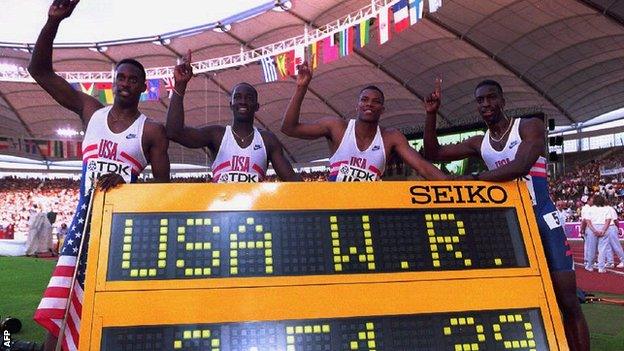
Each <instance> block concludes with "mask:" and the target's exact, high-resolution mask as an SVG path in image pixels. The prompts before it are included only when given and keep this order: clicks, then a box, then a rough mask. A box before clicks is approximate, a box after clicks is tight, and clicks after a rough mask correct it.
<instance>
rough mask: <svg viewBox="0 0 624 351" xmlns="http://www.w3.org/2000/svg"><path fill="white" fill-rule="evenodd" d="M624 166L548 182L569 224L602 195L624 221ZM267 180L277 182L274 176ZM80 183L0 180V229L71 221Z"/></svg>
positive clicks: (592, 167) (589, 167) (320, 175)
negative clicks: (39, 216)
mask: <svg viewBox="0 0 624 351" xmlns="http://www.w3.org/2000/svg"><path fill="white" fill-rule="evenodd" d="M622 165H624V156H623V155H621V154H620V153H616V154H615V155H613V156H609V157H606V158H604V159H600V160H591V161H589V162H585V163H580V164H578V165H575V166H573V167H572V169H571V170H569V171H567V172H565V173H564V174H563V175H561V176H559V177H557V178H553V179H551V182H550V190H551V196H552V198H553V200H554V201H555V203H556V205H557V208H558V210H559V211H560V212H562V213H564V214H565V217H566V220H567V221H568V222H571V221H578V220H579V216H580V213H581V208H582V207H583V205H584V204H585V203H586V202H587V200H588V199H589V197H590V196H592V195H594V194H602V195H603V196H605V197H606V199H607V202H608V204H609V205H610V206H613V207H614V208H615V209H616V211H617V213H618V215H619V217H620V219H624V181H623V180H624V179H622V178H620V176H619V175H617V174H616V175H609V176H601V175H600V173H601V170H604V169H614V168H618V167H621V166H622ZM300 174H301V177H302V178H303V180H304V181H310V182H311V181H324V180H325V179H326V178H327V171H311V172H305V171H304V172H301V173H300ZM172 181H173V182H187V183H198V182H206V181H210V179H206V178H204V177H178V178H173V179H172ZM267 181H278V178H277V177H276V176H275V175H270V176H268V177H267ZM79 184H80V183H79V181H78V180H73V179H41V178H14V177H7V178H3V179H1V180H0V229H6V228H7V227H9V226H10V225H13V227H14V230H15V232H16V233H26V232H28V220H29V218H30V217H31V216H32V215H33V214H34V213H36V212H44V213H47V212H50V211H52V212H55V213H56V214H57V218H56V222H55V223H54V227H55V228H60V226H61V225H62V224H66V225H68V224H69V223H70V222H71V219H72V216H73V214H74V211H75V206H76V203H77V202H78V188H79Z"/></svg>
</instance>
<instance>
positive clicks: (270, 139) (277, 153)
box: [262, 131, 302, 182]
mask: <svg viewBox="0 0 624 351" xmlns="http://www.w3.org/2000/svg"><path fill="white" fill-rule="evenodd" d="M262 139H263V140H264V144H265V145H266V147H267V156H268V157H269V160H270V161H271V164H272V165H273V169H274V170H275V173H277V175H278V176H279V178H280V179H281V180H283V181H286V182H301V181H302V179H301V176H300V175H299V174H297V173H295V171H294V170H293V167H292V164H290V162H289V161H288V159H287V158H286V156H284V148H283V147H282V144H280V142H279V140H278V139H277V137H276V136H275V134H273V133H271V132H267V131H263V132H262Z"/></svg>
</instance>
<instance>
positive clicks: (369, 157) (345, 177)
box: [328, 119, 386, 182]
mask: <svg viewBox="0 0 624 351" xmlns="http://www.w3.org/2000/svg"><path fill="white" fill-rule="evenodd" d="M329 165H330V171H329V177H328V180H329V181H335V182H370V181H376V180H380V179H381V175H382V174H383V172H384V169H385V166H386V150H385V148H384V144H383V138H382V137H381V129H380V128H379V126H377V132H376V133H375V137H374V138H373V141H372V142H371V144H370V145H369V146H368V147H367V148H366V149H365V150H364V151H361V150H360V149H359V148H358V146H357V140H356V138H355V120H354V119H352V120H350V121H349V124H348V125H347V129H346V130H345V133H344V136H343V137H342V140H341V141H340V145H339V146H338V149H337V150H336V152H335V153H334V154H333V155H332V157H330V159H329Z"/></svg>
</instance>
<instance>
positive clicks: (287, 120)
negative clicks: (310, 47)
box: [281, 62, 344, 139]
mask: <svg viewBox="0 0 624 351" xmlns="http://www.w3.org/2000/svg"><path fill="white" fill-rule="evenodd" d="M297 69H298V70H299V73H298V74H297V87H296V89H295V94H294V95H293V96H292V98H291V99H290V102H289V103H288V107H287V108H286V112H285V113H284V118H283V119H282V128H281V130H282V133H284V134H286V135H288V136H290V137H293V138H299V139H317V138H320V137H326V138H328V139H329V138H331V132H332V128H335V125H336V126H338V125H339V123H341V122H342V123H343V124H344V121H342V120H340V119H338V118H334V117H327V118H322V119H320V120H318V121H316V122H313V123H301V122H299V115H300V113H301V104H302V103H303V98H304V97H305V94H306V92H307V91H308V85H309V84H310V81H311V80H312V71H311V70H310V68H309V67H308V63H307V62H303V64H301V65H299V66H297Z"/></svg>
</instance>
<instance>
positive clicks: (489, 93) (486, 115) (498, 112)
mask: <svg viewBox="0 0 624 351" xmlns="http://www.w3.org/2000/svg"><path fill="white" fill-rule="evenodd" d="M475 99H476V101H477V110H478V111H479V114H480V115H481V118H483V120H484V121H485V123H487V125H490V126H491V125H493V124H496V123H497V122H498V121H500V120H501V118H503V109H504V108H505V98H503V95H502V94H501V92H500V91H499V90H498V88H497V87H496V86H494V85H483V86H481V87H479V88H477V90H476V91H475Z"/></svg>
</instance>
